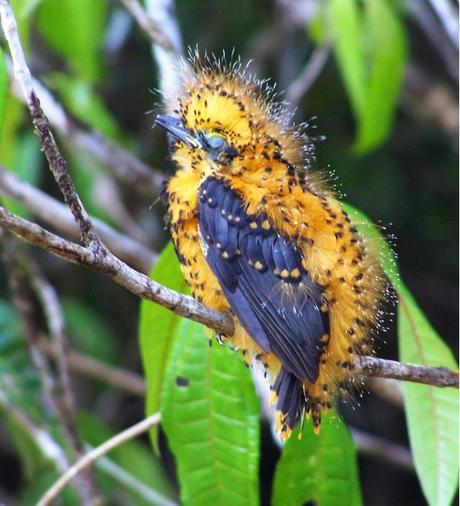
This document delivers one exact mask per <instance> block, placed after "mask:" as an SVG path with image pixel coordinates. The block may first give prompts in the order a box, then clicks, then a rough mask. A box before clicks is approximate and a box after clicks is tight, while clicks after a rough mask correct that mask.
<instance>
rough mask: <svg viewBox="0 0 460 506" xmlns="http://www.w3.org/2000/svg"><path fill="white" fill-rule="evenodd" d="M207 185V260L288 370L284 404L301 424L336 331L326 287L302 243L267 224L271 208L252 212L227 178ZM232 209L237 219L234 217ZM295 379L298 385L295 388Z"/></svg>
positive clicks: (239, 311) (237, 308)
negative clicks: (324, 350)
mask: <svg viewBox="0 0 460 506" xmlns="http://www.w3.org/2000/svg"><path fill="white" fill-rule="evenodd" d="M203 190H206V191H205V195H206V199H205V200H203V201H201V202H200V204H199V224H200V233H201V235H202V236H204V238H205V240H206V242H207V244H208V247H207V251H206V259H207V261H208V263H209V266H210V267H211V269H212V271H213V272H214V274H215V276H216V277H217V279H218V281H219V283H220V285H221V287H222V289H223V291H224V293H225V296H226V298H227V300H228V302H229V304H230V306H231V307H232V310H233V311H234V313H235V314H236V316H237V317H238V319H239V320H240V322H241V324H242V325H243V327H244V328H245V329H246V331H247V332H248V333H249V335H250V336H251V337H252V338H253V339H254V340H255V341H256V342H257V343H258V344H259V346H260V347H261V348H262V349H263V350H264V351H265V352H270V351H271V352H273V353H274V354H275V355H276V356H277V357H278V358H279V359H280V361H281V362H282V364H283V370H284V371H285V372H286V374H283V375H282V376H281V379H279V381H278V383H277V386H278V387H279V388H278V390H279V392H281V393H282V394H283V395H279V397H280V398H281V397H282V399H283V400H282V401H279V402H280V409H281V411H282V412H283V413H289V415H288V416H289V417H290V418H289V422H294V420H295V421H297V420H298V418H299V416H300V414H299V413H300V411H299V410H300V409H301V406H302V402H301V401H302V394H301V392H300V394H299V391H300V390H299V388H300V386H299V385H300V383H299V382H300V381H303V380H309V381H311V382H314V381H315V380H316V378H317V376H318V367H319V360H320V351H321V346H320V345H321V337H322V336H323V335H324V334H327V333H328V332H329V322H328V317H327V313H326V314H325V313H323V312H321V311H320V310H319V306H320V305H321V297H322V289H321V287H319V286H318V285H316V284H315V283H313V281H312V280H311V278H310V276H309V275H308V273H307V272H306V271H305V270H304V269H303V267H302V263H301V256H300V253H299V251H298V249H297V247H296V246H295V245H294V244H293V243H292V242H291V241H290V240H289V239H288V238H286V237H283V236H282V235H279V234H277V233H276V231H275V230H274V229H273V228H272V227H270V228H269V229H268V230H267V229H264V228H263V227H262V223H264V221H265V220H267V216H266V215H265V214H264V213H262V214H260V215H258V216H255V215H248V214H247V213H246V211H245V206H244V204H243V201H242V199H241V198H240V197H239V196H238V194H237V193H236V192H234V191H233V190H232V189H231V188H229V187H228V186H227V185H226V183H224V182H223V181H219V180H217V179H215V178H208V179H207V180H206V181H204V182H203V184H202V186H201V188H200V192H201V193H203ZM222 209H224V210H225V214H223V213H222V212H221V211H222ZM228 210H229V211H228ZM228 214H231V215H232V216H233V217H234V219H233V220H231V221H229V220H228V219H227V215H228ZM251 224H252V225H251ZM254 224H256V225H257V226H255V225H254ZM237 249H239V250H240V254H239V255H237V254H236V252H237ZM292 272H295V275H296V279H293V277H292V276H291V273H292ZM292 378H294V380H295V381H297V383H298V385H297V387H296V388H292V389H291V387H290V385H291V383H292V382H293V381H294V380H293V379H292ZM286 385H287V386H286ZM285 389H287V390H286V394H284V391H285ZM299 395H300V397H299ZM288 406H290V408H289V409H288ZM283 410H284V411H283ZM291 418H292V420H291ZM293 424H294V423H289V426H292V425H293Z"/></svg>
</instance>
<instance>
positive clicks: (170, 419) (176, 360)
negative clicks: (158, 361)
mask: <svg viewBox="0 0 460 506" xmlns="http://www.w3.org/2000/svg"><path fill="white" fill-rule="evenodd" d="M176 334H177V335H176V338H175V341H174V346H173V350H172V354H171V359H170V361H169V363H168V368H167V371H166V376H165V381H164V386H163V393H162V397H161V414H162V419H163V427H164V430H165V432H166V435H167V437H168V442H169V445H170V447H171V449H172V451H173V453H174V455H175V457H176V461H177V466H178V475H179V482H180V488H181V504H184V505H185V506H190V505H202V504H219V505H222V506H225V505H229V506H239V505H257V504H258V502H259V498H258V497H259V484H258V480H259V478H258V477H259V471H258V462H259V407H258V405H259V402H258V399H257V397H256V394H255V391H254V386H253V383H252V380H251V377H250V374H249V371H248V370H247V369H246V368H245V367H244V364H243V362H242V360H241V358H240V357H239V356H238V355H237V354H236V353H235V352H233V351H231V350H230V349H229V348H227V347H224V346H219V345H216V344H215V343H214V344H213V345H212V346H210V345H209V340H208V338H207V337H206V333H205V329H204V328H203V327H202V326H201V325H199V324H197V323H195V322H191V321H189V320H182V321H181V323H180V326H179V327H178V329H177V333H176Z"/></svg>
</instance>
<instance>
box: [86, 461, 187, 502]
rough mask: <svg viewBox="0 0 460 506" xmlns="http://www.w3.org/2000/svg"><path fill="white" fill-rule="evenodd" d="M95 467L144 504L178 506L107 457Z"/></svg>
mask: <svg viewBox="0 0 460 506" xmlns="http://www.w3.org/2000/svg"><path fill="white" fill-rule="evenodd" d="M95 466H96V467H97V468H98V469H99V470H100V471H102V472H104V473H106V474H107V475H109V476H110V477H111V478H113V479H114V480H116V481H117V482H118V483H120V484H121V485H122V486H123V489H124V490H130V491H131V492H132V493H133V494H135V495H136V496H137V497H138V498H139V499H142V500H143V501H145V502H146V503H151V504H152V505H154V506H178V504H177V503H176V502H174V501H172V500H171V499H169V498H168V497H165V496H164V495H162V494H160V493H159V492H157V491H156V490H154V489H152V488H151V487H149V486H147V485H146V484H145V483H144V482H143V481H141V480H139V479H137V478H136V477H135V476H133V475H132V474H130V473H128V472H126V471H125V469H124V468H122V467H121V466H119V465H118V464H116V463H115V462H114V461H113V460H110V459H108V458H107V457H101V458H100V459H98V460H97V462H96V463H95Z"/></svg>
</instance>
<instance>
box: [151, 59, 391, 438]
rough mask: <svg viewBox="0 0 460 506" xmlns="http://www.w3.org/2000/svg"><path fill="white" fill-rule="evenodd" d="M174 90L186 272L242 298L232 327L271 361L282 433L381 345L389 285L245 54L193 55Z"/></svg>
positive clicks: (218, 292) (217, 293)
mask: <svg viewBox="0 0 460 506" xmlns="http://www.w3.org/2000/svg"><path fill="white" fill-rule="evenodd" d="M170 103H171V101H170ZM172 103H173V107H172V108H171V110H168V111H167V113H168V114H169V115H170V116H160V117H159V119H158V120H157V123H159V124H160V125H161V126H163V127H165V128H166V129H167V130H168V131H169V132H170V134H171V138H172V141H174V145H173V147H172V158H173V161H174V162H175V164H176V166H177V171H176V172H175V174H174V175H173V176H172V178H171V179H170V181H169V182H168V185H167V196H168V202H169V214H170V224H171V233H172V239H173V242H174V245H175V247H176V250H177V253H178V256H179V259H180V261H181V265H182V270H183V272H184V276H185V279H186V281H187V283H188V284H189V285H190V286H191V288H192V290H193V293H194V296H195V297H196V298H197V299H198V300H200V301H202V302H203V303H204V304H206V305H207V306H209V307H212V308H214V309H216V310H218V311H225V310H228V309H231V310H233V313H234V314H235V316H234V318H235V329H236V331H235V334H234V335H233V336H228V337H225V336H224V339H225V341H227V342H228V343H229V344H230V345H231V346H232V347H234V348H235V349H237V350H240V351H243V354H244V355H245V357H246V359H247V360H248V361H250V360H254V359H257V360H260V361H261V362H262V363H263V364H264V365H265V367H266V369H267V371H268V375H269V381H270V382H271V385H272V387H273V392H274V394H273V395H274V401H275V402H277V428H278V430H279V432H280V433H281V436H282V437H287V436H289V434H290V432H291V429H292V427H293V425H295V424H296V423H298V422H299V420H300V418H301V417H303V416H304V415H307V416H308V415H312V416H313V421H314V425H315V427H317V428H319V425H320V421H321V413H323V412H325V411H327V409H328V408H329V407H330V406H331V402H332V400H333V399H334V396H335V395H336V394H337V392H338V389H339V386H340V385H342V384H343V383H344V382H346V381H347V380H349V379H351V378H352V377H353V373H352V371H353V364H354V360H355V358H356V356H357V355H358V354H360V353H366V354H368V353H369V352H371V349H372V346H371V345H372V338H371V336H372V332H373V330H374V329H375V327H376V326H377V325H378V323H379V314H380V312H379V305H380V301H381V299H382V297H383V293H384V286H385V281H384V276H383V274H382V270H381V268H380V265H379V263H378V261H377V259H376V255H375V254H374V253H373V252H372V251H371V248H370V246H369V245H368V244H367V243H366V241H365V240H364V239H363V238H362V237H361V236H360V235H359V233H358V232H357V230H356V228H355V227H354V226H353V224H352V223H351V222H350V218H349V217H348V215H347V214H346V213H345V212H344V211H343V210H342V208H341V206H340V203H339V202H338V201H337V199H336V198H335V196H334V195H333V193H332V192H331V191H329V190H328V189H326V188H325V185H324V184H323V183H321V179H320V178H319V177H318V176H315V175H314V173H312V172H311V171H310V164H311V161H312V158H313V156H314V153H313V148H312V144H311V142H310V141H309V139H308V138H307V136H306V134H305V133H304V130H305V129H304V128H302V127H297V126H294V125H292V124H291V123H290V116H289V114H288V113H287V111H285V110H284V108H283V107H282V106H280V105H279V104H277V103H276V102H275V101H273V100H272V98H271V95H270V90H269V89H268V88H267V86H265V85H264V84H263V83H262V84H261V83H259V82H257V81H255V80H254V79H253V78H250V77H246V76H245V74H244V72H243V71H242V70H241V66H239V65H233V66H231V67H224V66H223V65H219V64H218V63H216V62H214V63H209V62H208V63H207V64H197V63H196V62H195V64H194V72H193V73H191V74H189V75H186V77H185V78H184V82H183V88H182V90H181V92H180V94H179V96H178V97H177V98H176V99H175V100H173V101H172ZM214 196H215V197H214ZM213 199H214V200H217V202H215V201H214V200H213ZM219 200H220V201H219ZM224 201H225V202H224ZM231 205H233V208H234V209H237V213H236V214H235V216H232V211H231V210H230V211H229V209H232V208H231ZM229 206H230V207H229ZM219 210H220V211H219ZM219 213H220V214H219ZM238 213H240V214H238ZM241 213H242V214H241ZM240 218H241V220H243V221H240ZM243 222H244V223H245V225H244V227H243V225H242V223H243ZM221 237H223V239H221ZM283 255H284V256H283ZM248 265H249V266H248ZM259 280H260V283H259ZM238 315H239V316H238ZM305 318H307V319H308V322H310V321H311V325H310V323H306V320H305ZM251 329H255V330H252V332H253V335H251ZM277 329H278V330H277ZM312 329H313V330H312ZM302 333H303V334H302ZM297 334H298V335H297ZM304 334H305V335H304ZM302 361H303V362H304V363H302ZM282 367H284V369H285V373H286V374H285V375H284V376H282V377H281V376H279V375H280V374H281V373H280V370H281V368H282ZM278 376H279V380H278V382H277V381H276V379H277V377H278ZM288 378H289V379H288ZM293 389H294V390H295V392H292V390H293ZM280 396H281V397H282V399H278V398H279V397H280ZM294 411H295V413H294Z"/></svg>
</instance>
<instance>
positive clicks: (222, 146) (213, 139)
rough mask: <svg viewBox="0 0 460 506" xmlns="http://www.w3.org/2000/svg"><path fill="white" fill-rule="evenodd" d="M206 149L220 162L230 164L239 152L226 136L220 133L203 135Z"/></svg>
mask: <svg viewBox="0 0 460 506" xmlns="http://www.w3.org/2000/svg"><path fill="white" fill-rule="evenodd" d="M202 138H203V140H204V141H205V143H206V149H207V151H208V153H209V155H210V156H211V158H212V159H213V160H215V161H218V162H220V163H224V164H228V163H230V162H231V161H232V160H233V158H235V156H236V155H237V154H238V152H237V150H236V149H235V148H234V147H233V146H230V144H229V143H228V142H227V141H226V139H225V137H223V136H222V135H220V134H209V135H203V137H202Z"/></svg>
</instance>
